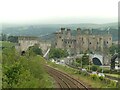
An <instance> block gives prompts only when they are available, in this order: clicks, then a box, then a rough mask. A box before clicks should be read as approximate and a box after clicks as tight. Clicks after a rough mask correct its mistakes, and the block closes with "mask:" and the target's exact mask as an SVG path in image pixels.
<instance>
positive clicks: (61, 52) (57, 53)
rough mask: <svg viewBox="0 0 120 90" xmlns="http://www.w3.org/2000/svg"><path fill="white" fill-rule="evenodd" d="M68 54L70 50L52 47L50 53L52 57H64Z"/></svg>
mask: <svg viewBox="0 0 120 90" xmlns="http://www.w3.org/2000/svg"><path fill="white" fill-rule="evenodd" d="M67 56H68V52H67V51H66V50H62V49H60V48H51V50H50V53H49V57H50V58H62V57H67Z"/></svg>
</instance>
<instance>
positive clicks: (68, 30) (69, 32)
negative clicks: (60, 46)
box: [66, 29, 71, 39]
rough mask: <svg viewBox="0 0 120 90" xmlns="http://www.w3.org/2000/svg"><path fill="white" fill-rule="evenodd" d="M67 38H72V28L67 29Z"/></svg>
mask: <svg viewBox="0 0 120 90" xmlns="http://www.w3.org/2000/svg"><path fill="white" fill-rule="evenodd" d="M66 36H67V37H66V38H67V39H70V38H71V30H70V29H67V35H66Z"/></svg>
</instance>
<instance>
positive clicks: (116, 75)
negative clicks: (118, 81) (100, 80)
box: [106, 74, 120, 78]
mask: <svg viewBox="0 0 120 90" xmlns="http://www.w3.org/2000/svg"><path fill="white" fill-rule="evenodd" d="M106 75H108V76H112V77H116V78H120V75H118V74H106Z"/></svg>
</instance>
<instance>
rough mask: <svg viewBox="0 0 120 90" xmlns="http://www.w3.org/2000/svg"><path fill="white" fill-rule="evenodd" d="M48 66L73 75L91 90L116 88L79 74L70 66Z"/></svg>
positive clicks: (52, 64) (51, 64)
mask: <svg viewBox="0 0 120 90" xmlns="http://www.w3.org/2000/svg"><path fill="white" fill-rule="evenodd" d="M48 64H49V65H50V66H52V67H54V68H56V69H59V70H61V71H63V72H66V73H68V74H70V75H72V76H73V77H74V78H76V79H79V80H80V81H82V83H84V84H85V85H87V86H88V87H90V88H115V86H114V83H113V84H108V83H103V82H102V81H101V80H100V79H98V78H96V79H94V80H93V78H91V77H90V76H87V75H84V74H79V71H78V70H76V69H73V68H70V67H68V66H62V65H58V64H55V63H52V62H48Z"/></svg>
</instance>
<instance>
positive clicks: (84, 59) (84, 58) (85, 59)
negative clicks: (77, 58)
mask: <svg viewBox="0 0 120 90" xmlns="http://www.w3.org/2000/svg"><path fill="white" fill-rule="evenodd" d="M82 65H89V56H88V55H87V53H84V55H83V56H82Z"/></svg>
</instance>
